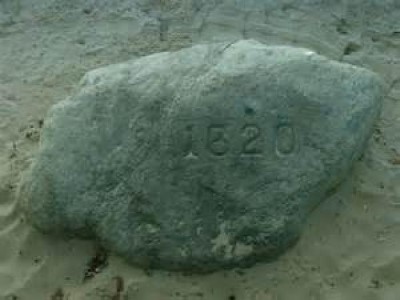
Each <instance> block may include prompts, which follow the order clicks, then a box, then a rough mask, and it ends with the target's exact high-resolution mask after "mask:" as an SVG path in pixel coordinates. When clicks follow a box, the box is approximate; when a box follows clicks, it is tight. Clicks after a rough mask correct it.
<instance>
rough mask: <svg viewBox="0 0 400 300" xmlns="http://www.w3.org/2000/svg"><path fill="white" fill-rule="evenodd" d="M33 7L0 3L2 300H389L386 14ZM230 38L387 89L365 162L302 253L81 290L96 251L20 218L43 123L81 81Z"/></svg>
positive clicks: (381, 6) (393, 208)
mask: <svg viewBox="0 0 400 300" xmlns="http://www.w3.org/2000/svg"><path fill="white" fill-rule="evenodd" d="M30 2H32V1H26V0H21V1H10V0H6V1H4V0H3V1H0V299H29V300H36V299H38V300H41V299H51V300H56V299H57V300H60V299H64V300H65V299H69V300H77V299H99V300H100V299H112V300H117V299H120V300H122V299H140V300H147V299H149V300H150V299H151V300H153V299H154V300H158V299H160V300H163V299H178V300H184V299H186V300H200V299H208V300H217V299H218V300H220V299H221V300H222V299H232V300H233V299H237V300H281V299H283V300H286V299H296V300H302V299H304V300H319V299H326V300H328V299H329V300H339V299H351V300H358V299H360V300H361V299H362V300H372V299H384V300H398V299H400V238H399V237H400V5H398V7H396V4H395V3H396V1H372V0H371V1H354V2H351V1H348V2H351V3H355V4H349V3H347V4H339V2H340V1H325V2H337V3H338V4H335V5H329V6H328V5H325V6H321V5H317V4H314V5H309V6H307V5H303V6H301V7H300V6H299V5H285V6H283V10H282V9H279V5H274V4H271V5H269V6H268V7H267V9H266V10H264V9H263V8H262V7H258V8H257V10H250V9H249V7H250V6H251V3H253V6H252V7H253V8H254V7H257V6H256V3H257V1H247V2H246V1H228V0H226V1H197V2H194V1H172V0H171V1H160V3H161V4H159V5H156V4H154V3H156V1H153V2H154V3H153V4H148V6H149V7H150V8H151V9H150V11H148V12H146V11H145V12H140V11H138V10H128V9H126V7H124V5H125V4H126V3H127V1H121V3H122V4H121V9H119V8H118V7H116V6H107V5H104V6H102V8H98V9H97V10H96V9H94V10H91V12H90V11H89V10H90V9H89V10H85V11H83V9H84V8H86V7H79V5H75V4H74V3H77V2H78V1H70V3H71V5H70V8H69V9H68V10H67V9H65V8H64V10H62V12H55V11H54V10H53V12H51V10H50V9H47V10H46V7H45V6H44V7H45V8H42V9H37V10H34V11H33V12H32V10H30V9H29V5H28V4H29V3H30ZM47 2H49V1H47ZM64 2H68V3H69V1H64ZM108 2H110V1H108ZM114 2H117V1H114ZM137 2H139V3H150V2H151V1H137ZM267 2H268V1H265V3H267ZM270 2H271V3H273V2H274V1H270ZM270 2H268V3H270ZM282 2H283V1H282ZM286 2H289V1H286ZM299 2H304V3H311V2H313V3H317V2H322V1H299ZM42 3H46V1H43V2H42ZM55 3H63V1H55ZM88 3H89V1H88ZM98 3H102V4H104V3H107V1H104V0H102V1H98ZM157 3H158V2H157ZM196 3H199V4H196ZM202 3H208V4H207V5H205V6H202V5H203V4H202ZM229 3H232V4H229ZM356 3H358V4H356ZM368 3H376V6H375V7H374V6H373V5H370V4H368ZM18 4H19V5H18ZM361 4H362V5H361ZM160 5H161V8H160ZM195 5H198V6H199V7H200V9H199V10H198V11H197V12H195V8H194V6H195ZM111 7H112V8H111ZM88 8H90V7H88ZM142 8H143V9H144V10H146V5H143V7H142ZM250 8H251V7H250ZM243 9H244V12H243V11H241V10H243ZM160 10H161V13H162V14H163V16H167V19H168V18H169V17H171V14H172V12H174V11H175V12H178V13H175V14H174V18H172V19H171V20H170V22H169V25H168V26H165V24H164V25H163V24H160V23H159V22H158V21H157V16H158V15H157V14H158V13H160ZM157 11H158V13H157ZM88 12H90V13H88ZM168 16H169V17H168ZM162 22H164V21H162ZM166 27H167V29H168V30H166ZM160 30H161V34H160ZM232 37H234V38H242V37H245V38H257V39H259V40H261V41H263V42H266V43H269V44H274V43H284V44H292V45H300V46H306V47H309V48H312V49H314V50H315V51H317V52H320V53H321V54H324V55H327V56H329V57H331V58H334V59H338V60H343V61H347V62H350V63H353V64H356V65H360V66H365V67H367V68H370V69H372V70H375V71H376V72H378V73H380V74H381V75H382V76H383V77H384V78H385V79H386V80H387V82H388V84H389V85H390V87H391V90H390V92H389V94H388V97H387V98H386V99H385V103H384V109H383V113H382V118H381V120H380V121H379V123H378V124H377V126H376V130H375V133H374V136H373V138H372V139H371V142H370V144H369V146H368V148H367V149H366V152H365V156H364V158H363V159H362V160H361V161H359V162H358V163H357V164H356V166H355V168H354V171H353V172H352V173H351V174H349V178H348V180H347V181H346V182H344V183H343V185H342V186H341V187H340V188H339V189H338V191H337V192H336V193H335V194H334V195H333V196H332V197H331V198H329V199H327V200H326V201H325V202H324V203H323V204H322V205H321V206H320V207H318V208H317V209H316V211H315V212H314V214H313V215H312V217H311V218H310V221H309V223H308V225H307V226H306V228H305V230H304V234H303V236H302V238H301V240H300V242H299V243H298V244H297V245H296V246H295V247H294V248H293V249H291V250H290V251H289V252H288V253H287V254H285V255H283V256H282V257H281V258H280V259H279V260H278V261H276V262H274V263H269V264H259V265H257V266H255V267H253V268H251V269H247V270H242V271H238V270H236V271H229V272H220V273H215V274H211V275H206V276H199V275H196V276H194V275H193V276H184V275H179V274H173V273H167V272H151V273H149V272H144V271H142V270H140V269H137V268H134V267H132V266H129V265H127V264H126V263H124V262H123V261H122V260H121V259H120V258H118V257H115V256H113V255H111V256H110V257H109V262H108V266H107V267H105V268H104V269H101V270H100V272H99V273H98V274H97V275H96V276H95V277H94V278H91V279H88V280H86V281H84V280H83V278H84V274H85V271H86V269H87V263H88V262H89V261H90V259H91V258H92V257H93V256H94V255H95V253H96V249H95V246H94V244H93V243H91V242H87V241H77V240H66V239H61V238H58V237H54V236H44V235H42V234H41V233H38V232H37V231H35V230H34V229H33V228H32V227H30V226H29V224H27V223H26V222H25V220H24V217H23V215H22V213H21V212H20V210H19V209H18V207H17V203H16V196H15V194H16V193H15V192H16V189H17V184H18V182H19V180H20V177H21V176H22V174H23V170H25V169H26V168H27V167H28V166H29V164H30V161H31V159H32V156H33V155H34V153H35V151H36V149H37V146H38V136H39V134H40V120H42V119H43V118H44V116H45V113H46V111H47V110H48V108H49V107H50V106H51V104H52V103H56V102H58V101H60V100H62V99H63V98H64V97H66V96H67V95H68V94H70V93H71V92H72V91H73V89H74V86H76V84H77V83H78V81H79V79H80V77H81V76H82V75H83V74H84V72H86V71H87V70H90V69H92V68H94V67H97V66H102V65H107V64H110V63H114V62H119V61H124V60H127V59H130V58H133V57H135V56H140V55H145V54H148V53H153V52H158V51H163V50H173V49H178V48H181V47H184V46H188V45H190V44H192V43H198V42H201V41H209V40H221V39H229V38H232ZM352 43H353V44H352ZM352 50H356V51H354V52H351V51H352ZM344 52H347V53H348V52H351V53H350V54H349V55H343V53H344ZM122 283H123V284H122Z"/></svg>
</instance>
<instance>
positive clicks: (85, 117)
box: [20, 40, 384, 272]
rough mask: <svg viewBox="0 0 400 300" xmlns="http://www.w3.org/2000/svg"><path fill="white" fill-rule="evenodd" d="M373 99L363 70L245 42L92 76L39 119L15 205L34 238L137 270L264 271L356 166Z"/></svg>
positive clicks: (371, 81) (373, 80)
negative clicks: (34, 150)
mask: <svg viewBox="0 0 400 300" xmlns="http://www.w3.org/2000/svg"><path fill="white" fill-rule="evenodd" d="M383 90H384V89H383V84H382V82H381V81H380V79H379V78H378V77H377V76H376V75H374V74H373V73H371V72H369V71H367V70H364V69H361V68H357V67H354V66H350V65H346V64H341V63H338V62H334V61H330V60H328V59H326V58H324V57H321V56H319V55H317V54H315V53H313V52H311V51H308V50H306V49H297V48H291V47H267V46H265V45H263V44H260V43H258V42H256V41H251V40H250V41H238V42H235V43H231V44H211V45H199V46H195V47H193V48H189V49H184V50H182V51H179V52H175V53H159V54H155V55H151V56H148V57H144V58H141V59H139V60H135V61H130V62H126V63H123V64H118V65H113V66H109V67H106V68H102V69H98V70H95V71H92V72H90V73H89V74H87V75H86V76H85V77H84V79H83V81H82V84H81V87H80V90H79V91H78V92H77V93H76V94H75V95H74V96H72V97H71V98H69V99H67V100H65V101H63V102H61V103H59V104H57V105H56V106H55V107H54V108H53V109H52V110H51V112H50V114H49V116H48V117H47V120H46V122H45V127H44V129H43V134H42V140H41V146H40V151H39V153H38V156H37V159H36V161H35V163H34V164H33V166H32V168H31V170H30V172H29V173H28V174H27V175H26V178H25V180H24V182H23V184H22V186H21V190H20V191H21V197H23V200H24V201H25V207H26V209H27V212H28V215H29V217H30V218H31V220H32V221H33V223H34V224H35V225H36V226H37V227H38V228H40V229H41V230H43V231H46V232H56V233H59V232H62V233H65V234H69V235H70V234H72V235H76V236H80V237H92V238H97V239H98V240H100V241H101V243H103V244H104V245H105V246H106V247H108V248H111V249H113V250H114V251H115V252H117V253H119V254H121V255H123V256H124V257H126V258H127V259H128V260H129V261H130V262H132V263H134V264H138V265H141V266H144V267H156V268H165V269H173V270H191V271H199V272H202V271H212V270H216V269H220V268H229V267H234V266H247V265H251V264H252V263H254V262H256V261H259V260H267V259H272V258H274V257H276V256H277V255H279V254H281V253H283V252H284V251H285V250H286V249H287V248H288V247H289V246H290V245H292V244H293V243H294V242H295V241H296V239H297V238H298V236H299V233H300V231H301V226H302V224H303V223H304V221H305V220H306V217H307V215H308V214H309V213H310V211H311V210H312V208H314V207H315V205H316V204H318V203H319V202H320V201H321V200H322V199H324V196H325V195H326V193H327V192H328V191H329V190H330V189H332V188H334V187H335V186H336V185H337V184H338V183H339V182H340V180H342V179H343V177H344V176H345V175H346V172H348V171H349V169H350V167H351V165H352V163H353V162H354V161H355V160H356V159H357V158H358V157H359V156H360V154H361V153H362V151H363V149H364V148H365V144H366V141H367V139H368V137H369V135H370V133H371V129H372V127H373V123H374V121H375V120H376V118H377V116H378V115H379V111H380V105H381V99H382V95H383Z"/></svg>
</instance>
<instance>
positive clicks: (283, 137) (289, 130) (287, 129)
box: [276, 124, 296, 155]
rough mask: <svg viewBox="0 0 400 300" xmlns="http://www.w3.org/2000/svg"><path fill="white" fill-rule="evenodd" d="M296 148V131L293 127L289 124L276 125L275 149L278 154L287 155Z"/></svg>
mask: <svg viewBox="0 0 400 300" xmlns="http://www.w3.org/2000/svg"><path fill="white" fill-rule="evenodd" d="M295 148H296V133H295V130H294V128H293V127H292V126H291V125H289V124H285V125H280V126H278V129H277V132H276V151H277V153H278V154H280V155H289V154H291V153H293V152H294V150H295Z"/></svg>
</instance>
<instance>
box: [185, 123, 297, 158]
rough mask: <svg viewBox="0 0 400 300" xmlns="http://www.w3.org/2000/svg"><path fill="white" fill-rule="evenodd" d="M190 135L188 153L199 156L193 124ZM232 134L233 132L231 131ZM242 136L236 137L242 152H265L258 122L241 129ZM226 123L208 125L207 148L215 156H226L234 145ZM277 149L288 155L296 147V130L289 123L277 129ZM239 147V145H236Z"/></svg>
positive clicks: (252, 153)
mask: <svg viewBox="0 0 400 300" xmlns="http://www.w3.org/2000/svg"><path fill="white" fill-rule="evenodd" d="M187 132H188V135H189V137H188V138H189V139H188V143H187V144H186V145H187V146H186V147H185V148H186V150H185V151H186V153H187V154H191V155H194V156H197V155H198V154H197V152H196V151H195V149H193V148H195V147H194V146H193V144H194V138H193V126H188V127H187ZM231 134H232V133H231ZM238 134H239V135H240V136H237V137H235V140H234V142H235V145H237V144H239V145H240V148H239V151H240V154H242V155H259V154H262V153H263V146H264V144H263V140H264V139H262V131H261V129H260V128H259V127H258V126H257V125H256V124H246V125H244V126H243V127H241V128H240V129H239V132H238ZM230 138H231V137H229V135H228V131H227V129H226V126H225V125H222V124H213V125H210V126H208V127H207V133H206V139H205V141H204V142H205V148H206V149H207V151H208V152H210V153H211V154H213V155H215V156H224V155H225V154H227V153H228V152H229V151H230V150H231V149H232V148H233V147H234V145H233V141H232V140H231V139H230ZM275 146H276V150H277V152H278V153H279V154H282V155H287V154H290V153H292V152H293V150H294V148H295V134H294V130H293V128H292V127H291V126H289V125H283V126H279V127H278V128H277V131H276V140H275ZM236 147H237V146H236Z"/></svg>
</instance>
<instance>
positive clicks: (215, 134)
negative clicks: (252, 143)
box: [207, 125, 229, 156]
mask: <svg viewBox="0 0 400 300" xmlns="http://www.w3.org/2000/svg"><path fill="white" fill-rule="evenodd" d="M207 148H208V150H209V151H210V152H211V153H212V154H214V155H217V156H222V155H224V154H226V153H227V152H228V150H229V143H228V140H227V138H226V133H225V126H224V125H210V126H209V127H208V132H207Z"/></svg>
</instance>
